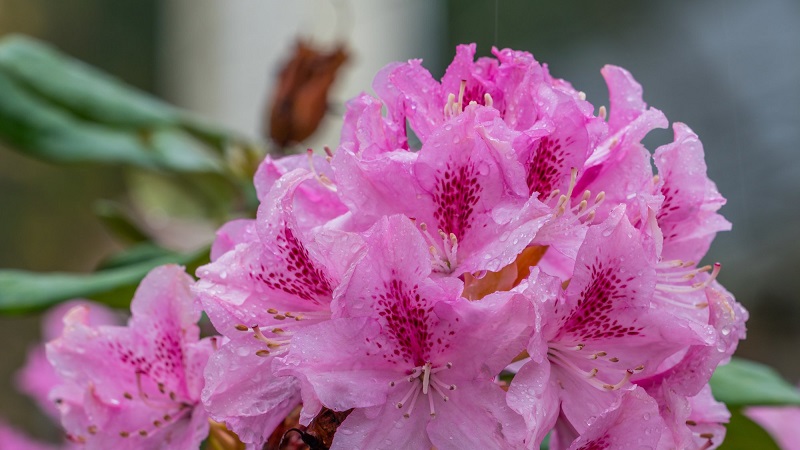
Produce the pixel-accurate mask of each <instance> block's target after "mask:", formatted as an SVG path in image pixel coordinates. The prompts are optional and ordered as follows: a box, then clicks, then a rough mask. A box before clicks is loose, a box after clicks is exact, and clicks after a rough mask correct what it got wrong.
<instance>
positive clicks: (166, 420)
mask: <svg viewBox="0 0 800 450" xmlns="http://www.w3.org/2000/svg"><path fill="white" fill-rule="evenodd" d="M191 283H192V280H191V278H190V277H189V276H188V275H186V274H185V273H184V272H183V270H182V269H181V268H180V267H177V266H163V267H159V268H156V269H153V271H151V272H150V274H148V275H147V277H145V279H144V280H143V281H142V284H141V285H140V286H139V289H138V290H137V291H136V295H135V296H134V299H133V301H132V303H131V311H132V314H133V316H132V318H131V320H130V321H129V323H128V326H127V327H119V326H108V325H101V326H90V325H89V310H88V309H87V308H86V307H84V306H78V307H76V308H73V309H72V310H71V311H70V312H69V313H68V314H67V315H66V316H65V318H64V331H63V334H62V336H61V337H60V338H58V339H56V340H54V341H52V342H50V343H49V344H48V345H47V354H48V358H49V359H50V361H51V362H52V363H53V366H54V367H55V368H56V372H57V373H58V375H59V377H60V378H61V383H60V384H59V385H58V386H57V387H56V388H55V389H54V390H53V391H52V393H51V398H53V399H54V400H55V401H56V403H57V404H58V407H59V410H60V411H61V417H62V425H63V426H64V428H65V429H66V430H67V437H68V438H69V439H70V440H71V441H73V442H75V443H78V444H83V445H85V448H87V449H109V448H116V449H120V450H121V449H139V448H163V449H167V448H169V449H194V448H197V447H198V445H199V444H200V442H201V441H202V440H203V439H204V438H205V437H206V435H207V432H208V422H207V416H206V413H205V411H204V410H203V408H202V405H201V404H200V402H199V398H200V390H201V389H202V387H203V378H202V371H203V367H204V366H205V363H206V360H207V359H208V356H209V354H210V353H211V351H212V348H211V341H210V340H209V339H203V340H199V336H198V335H199V329H198V328H197V325H196V322H197V320H198V319H199V317H200V312H199V311H198V310H197V309H196V308H195V306H194V299H193V297H192V295H191V293H190V290H189V288H190V285H191Z"/></svg>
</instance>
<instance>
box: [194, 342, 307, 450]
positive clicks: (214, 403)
mask: <svg viewBox="0 0 800 450" xmlns="http://www.w3.org/2000/svg"><path fill="white" fill-rule="evenodd" d="M262 349H263V344H261V343H260V342H258V341H256V340H255V339H246V340H244V342H234V341H231V342H228V343H226V344H225V345H223V346H222V348H220V349H219V350H218V351H217V352H216V353H214V355H213V356H212V357H211V358H210V359H209V361H208V365H207V366H206V369H205V380H206V382H205V387H204V389H203V395H202V399H203V404H204V405H205V407H206V410H207V411H208V414H209V415H210V416H211V417H212V418H213V419H214V420H216V421H218V422H224V423H225V424H226V425H227V426H228V428H229V429H230V430H232V431H234V432H235V433H236V434H237V435H238V436H239V439H241V440H242V442H245V443H248V444H254V445H263V444H264V443H265V442H266V441H267V439H268V438H269V436H270V435H271V434H272V432H273V431H274V430H275V427H276V426H277V425H278V424H280V423H281V422H283V420H284V419H285V418H286V416H288V415H289V413H291V412H292V410H293V409H294V408H295V407H297V405H299V404H300V392H299V389H298V382H297V380H295V379H294V377H276V376H274V375H273V374H272V369H271V366H272V363H273V360H274V358H273V357H261V356H257V355H256V352H257V351H259V350H262Z"/></svg>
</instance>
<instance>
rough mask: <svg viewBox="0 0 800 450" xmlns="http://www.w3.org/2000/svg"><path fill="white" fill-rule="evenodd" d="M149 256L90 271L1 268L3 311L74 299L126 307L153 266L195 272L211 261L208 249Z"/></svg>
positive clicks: (29, 309)
mask: <svg viewBox="0 0 800 450" xmlns="http://www.w3.org/2000/svg"><path fill="white" fill-rule="evenodd" d="M140 256H141V255H140ZM148 256H149V257H145V258H130V259H129V260H128V262H129V264H123V263H122V262H121V261H117V263H116V264H111V265H110V267H109V268H106V269H103V270H100V271H97V272H95V273H91V274H75V273H60V272H50V273H37V272H27V271H22V270H0V314H7V313H23V312H29V311H35V310H38V309H43V308H46V307H48V306H51V305H54V304H56V303H59V302H61V301H64V300H69V299H72V298H90V299H93V300H97V301H100V302H102V303H106V304H109V305H111V306H116V307H124V306H127V305H128V304H129V302H130V300H131V296H132V294H133V291H134V290H135V288H136V286H137V285H138V284H139V281H141V279H142V278H144V276H145V275H146V274H147V272H149V271H150V270H151V269H153V268H154V267H157V266H160V265H163V264H182V265H187V266H189V267H187V269H188V270H189V271H190V273H193V272H194V270H193V269H194V268H195V267H196V266H197V265H198V264H200V263H202V262H203V261H207V260H208V249H202V250H199V251H197V252H194V253H191V254H179V253H171V252H166V251H163V252H155V251H152V250H151V253H150V254H149V255H148Z"/></svg>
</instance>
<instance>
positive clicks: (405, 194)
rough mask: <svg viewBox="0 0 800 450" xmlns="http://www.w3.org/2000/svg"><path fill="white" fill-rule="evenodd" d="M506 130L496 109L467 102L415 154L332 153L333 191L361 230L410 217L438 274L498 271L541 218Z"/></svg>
mask: <svg viewBox="0 0 800 450" xmlns="http://www.w3.org/2000/svg"><path fill="white" fill-rule="evenodd" d="M518 137H519V133H517V132H514V131H512V130H510V129H509V128H508V127H507V126H506V125H505V124H504V123H503V122H502V121H501V120H500V118H499V116H498V113H497V111H496V110H494V109H491V108H486V107H482V106H477V105H472V106H468V107H467V108H466V109H465V110H464V111H463V112H462V113H460V114H458V115H456V116H454V117H453V118H452V119H450V120H448V121H447V123H446V124H445V125H443V126H442V127H441V128H438V129H436V130H435V131H434V132H432V133H431V135H430V136H429V137H428V139H427V140H426V141H425V143H424V144H423V146H422V149H421V150H420V151H419V152H418V153H413V152H408V151H404V150H398V151H391V152H386V153H382V154H379V155H376V156H374V157H373V158H369V159H368V158H363V157H359V156H358V155H355V154H353V153H351V152H349V151H347V150H345V149H343V148H342V149H340V150H339V151H338V152H337V153H336V155H335V156H334V158H333V162H332V164H333V168H334V171H335V173H336V177H337V179H338V180H346V183H339V185H338V186H337V188H338V192H339V194H340V196H341V198H342V200H343V201H344V203H345V204H347V205H348V207H349V208H350V210H351V211H352V213H353V224H354V225H355V226H357V227H358V228H367V227H369V226H371V225H372V224H373V223H374V222H375V221H377V220H378V219H379V218H381V217H383V216H386V215H391V214H397V213H401V214H405V215H407V216H408V217H411V218H413V219H414V220H415V221H416V223H417V224H418V226H419V228H420V230H421V231H422V232H423V233H424V234H425V236H426V238H427V240H428V245H429V246H432V248H433V249H434V251H435V252H434V255H433V259H434V266H435V269H436V270H437V271H438V272H441V273H444V274H450V275H451V276H458V275H461V274H462V273H464V272H478V271H481V270H492V271H497V270H500V269H501V268H502V267H504V266H506V265H508V264H509V263H511V262H512V261H513V260H514V258H516V256H517V255H518V254H519V253H520V252H521V251H522V250H523V249H524V248H525V247H526V246H527V245H528V244H529V243H530V241H531V239H532V238H533V236H534V235H535V234H536V231H537V230H538V229H539V228H540V227H541V225H542V224H543V223H544V222H545V220H547V218H548V216H549V213H550V211H549V208H547V207H545V206H544V205H543V204H542V203H541V202H539V201H538V200H537V199H536V198H531V197H530V195H529V193H528V188H527V185H526V184H525V178H524V171H523V167H522V166H521V165H520V164H519V162H518V161H516V156H515V154H514V153H513V152H514V150H513V147H512V144H513V142H514V141H515V140H516V139H517V138H518Z"/></svg>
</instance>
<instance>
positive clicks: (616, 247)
mask: <svg viewBox="0 0 800 450" xmlns="http://www.w3.org/2000/svg"><path fill="white" fill-rule="evenodd" d="M655 279H656V276H655V270H654V268H653V267H652V266H651V265H650V263H649V258H648V256H647V255H646V253H645V251H644V249H643V247H642V245H641V243H640V239H639V234H638V233H637V231H636V230H635V229H634V228H633V227H632V226H631V225H630V223H629V222H628V220H627V217H626V215H625V210H624V208H617V209H615V210H614V211H613V212H612V214H611V216H610V217H609V218H608V219H607V220H606V221H605V222H604V223H602V224H600V225H596V226H593V227H591V228H590V229H589V231H588V233H587V235H586V239H585V241H584V244H583V246H582V247H581V249H580V251H579V252H578V256H577V262H576V265H575V271H574V274H573V276H572V279H571V280H570V282H569V287H568V288H567V289H566V291H562V289H561V283H560V282H559V281H558V280H557V279H554V278H552V277H549V276H548V275H546V274H544V273H540V272H538V271H536V270H534V271H533V272H532V274H531V277H530V278H529V280H528V284H527V287H526V286H521V287H520V288H523V289H524V291H523V292H524V293H525V295H526V296H527V297H528V298H529V299H530V300H531V301H532V303H533V304H534V305H535V306H536V308H537V310H538V311H539V314H540V315H541V324H540V325H539V326H538V327H537V332H536V333H535V334H534V336H533V339H532V340H531V342H530V343H529V345H528V352H529V354H530V355H531V361H530V362H528V363H527V364H526V365H524V366H523V367H522V368H521V369H520V371H519V373H518V374H517V376H516V377H515V378H514V381H513V382H512V384H511V388H510V390H509V404H510V405H511V406H512V408H514V409H515V410H516V411H517V412H519V413H520V414H522V415H523V417H525V418H526V422H527V424H528V427H529V433H531V434H532V436H534V437H535V438H534V439H533V441H534V442H539V441H540V440H541V439H542V438H543V437H544V434H545V433H546V431H547V430H548V429H549V428H550V427H551V426H552V423H553V421H555V420H556V416H557V415H558V414H559V412H558V409H559V408H558V404H559V403H560V405H561V406H560V409H561V413H560V414H561V415H560V417H561V418H560V419H559V421H560V422H562V421H567V422H569V425H568V427H567V429H573V430H575V432H576V433H577V434H581V433H583V432H584V431H586V430H587V429H588V427H589V425H590V424H591V423H592V421H593V420H594V418H595V417H597V416H599V415H602V414H604V413H605V412H606V411H608V410H609V409H610V408H611V405H612V404H614V402H617V401H619V398H620V396H621V395H623V392H625V391H629V390H631V389H634V387H635V385H634V384H633V383H632V380H635V379H636V378H637V377H641V376H643V375H645V374H647V373H654V372H655V371H656V369H657V368H658V367H659V365H660V364H661V363H662V361H664V360H665V359H666V358H667V357H669V356H670V355H672V354H674V353H675V352H678V351H680V350H681V349H682V348H685V347H686V346H689V345H691V344H701V343H703V342H704V341H703V340H702V337H701V336H697V335H696V334H694V333H693V332H691V330H690V329H688V328H687V327H685V326H684V325H683V324H682V323H681V322H675V321H672V320H671V319H670V318H669V317H665V316H663V315H660V314H658V311H657V310H654V309H652V308H651V298H652V296H653V292H654V289H655ZM664 336H670V339H669V340H666V339H664ZM536 401H540V402H542V403H543V404H545V405H548V406H545V407H544V408H542V407H540V406H534V407H533V408H531V403H534V402H536ZM564 426H566V425H563V424H562V425H559V426H557V428H556V429H557V430H558V429H560V428H559V427H562V428H563V427H564ZM567 442H568V441H567Z"/></svg>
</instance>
